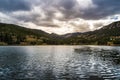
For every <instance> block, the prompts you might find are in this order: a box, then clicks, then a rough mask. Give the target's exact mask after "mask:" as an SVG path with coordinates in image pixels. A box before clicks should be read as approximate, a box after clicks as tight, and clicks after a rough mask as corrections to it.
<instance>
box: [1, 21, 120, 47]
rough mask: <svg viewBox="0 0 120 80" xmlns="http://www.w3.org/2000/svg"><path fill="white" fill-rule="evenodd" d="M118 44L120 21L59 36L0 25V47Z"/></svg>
mask: <svg viewBox="0 0 120 80" xmlns="http://www.w3.org/2000/svg"><path fill="white" fill-rule="evenodd" d="M46 44H49V45H61V44H67V45H71V44H75V45H79V44H83V45H85V44H92V45H93V44H96V45H107V44H120V21H118V22H114V23H112V24H110V25H107V26H104V27H102V28H101V29H99V30H95V31H90V32H85V33H71V34H65V35H62V36H59V35H57V34H48V33H46V32H44V31H42V30H36V29H28V28H24V27H21V26H17V25H13V24H3V23H0V45H46Z"/></svg>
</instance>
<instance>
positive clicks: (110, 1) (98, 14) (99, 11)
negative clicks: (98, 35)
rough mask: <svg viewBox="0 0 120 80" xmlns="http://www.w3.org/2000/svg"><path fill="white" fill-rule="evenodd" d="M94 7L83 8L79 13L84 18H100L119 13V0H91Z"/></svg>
mask: <svg viewBox="0 0 120 80" xmlns="http://www.w3.org/2000/svg"><path fill="white" fill-rule="evenodd" d="M92 1H93V4H95V5H96V8H91V9H87V10H83V12H84V14H82V15H81V17H82V18H84V19H95V20H96V19H101V18H105V17H107V16H111V15H115V14H119V13H120V0H117V1H115V0H92Z"/></svg>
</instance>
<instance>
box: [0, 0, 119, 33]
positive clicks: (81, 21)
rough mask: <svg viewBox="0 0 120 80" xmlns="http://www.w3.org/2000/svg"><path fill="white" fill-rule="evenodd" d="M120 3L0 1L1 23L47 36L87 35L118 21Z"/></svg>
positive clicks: (103, 0)
mask: <svg viewBox="0 0 120 80" xmlns="http://www.w3.org/2000/svg"><path fill="white" fill-rule="evenodd" d="M119 5H120V0H0V22H1V23H9V24H16V25H20V26H23V27H27V28H32V29H40V30H43V31H45V32H48V33H56V34H60V35H61V34H66V33H74V32H87V31H93V30H96V29H99V28H101V27H102V26H105V25H108V24H110V23H112V22H115V21H119V20H120V6H119Z"/></svg>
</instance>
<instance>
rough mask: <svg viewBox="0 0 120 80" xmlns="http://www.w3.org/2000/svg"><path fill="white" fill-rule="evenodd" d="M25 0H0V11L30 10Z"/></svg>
mask: <svg viewBox="0 0 120 80" xmlns="http://www.w3.org/2000/svg"><path fill="white" fill-rule="evenodd" d="M30 8H31V6H30V5H29V2H28V1H27V0H0V11H7V12H9V11H18V10H30Z"/></svg>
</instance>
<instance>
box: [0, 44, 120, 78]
mask: <svg viewBox="0 0 120 80" xmlns="http://www.w3.org/2000/svg"><path fill="white" fill-rule="evenodd" d="M0 80H120V47H107V46H34V47H32V46H26V47H16V46H15V47H6V46H5V47H0Z"/></svg>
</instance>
